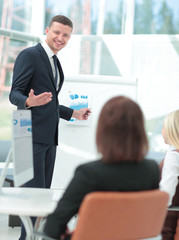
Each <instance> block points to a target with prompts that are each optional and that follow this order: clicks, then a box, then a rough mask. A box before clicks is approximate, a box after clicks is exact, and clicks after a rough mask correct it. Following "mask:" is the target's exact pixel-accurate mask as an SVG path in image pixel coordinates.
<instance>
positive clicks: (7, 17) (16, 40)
mask: <svg viewBox="0 0 179 240" xmlns="http://www.w3.org/2000/svg"><path fill="white" fill-rule="evenodd" d="M57 14H63V15H66V16H68V17H69V18H70V19H71V20H72V21H73V23H74V30H73V35H72V38H71V40H70V41H69V43H68V46H67V48H65V50H62V51H61V52H60V61H61V63H62V66H63V69H64V74H65V75H68V74H69V73H70V74H71V75H73V74H74V75H80V74H86V75H100V76H108V77H109V80H110V76H111V77H113V76H120V77H123V78H126V79H130V78H131V79H132V78H135V79H137V83H138V85H137V101H138V103H139V104H140V106H141V108H142V110H143V112H144V115H145V123H146V131H147V134H148V138H149V142H150V154H152V156H153V157H154V158H156V159H157V158H159V159H161V158H162V154H163V153H164V151H165V149H166V146H165V144H164V141H163V139H162V136H161V128H162V124H163V118H164V117H165V115H166V114H168V113H169V112H171V111H174V110H176V109H178V105H179V2H178V0H160V1H158V0H99V1H96V0H65V1H63V0H58V1H57V0H0V140H10V139H11V119H12V117H11V115H12V110H13V109H15V107H14V106H12V105H11V104H10V103H9V100H8V95H9V91H10V86H11V81H12V73H13V66H14V61H15V59H16V57H17V55H18V53H19V52H20V51H21V50H22V49H24V48H26V47H29V46H31V45H34V44H36V43H37V42H41V41H42V40H43V39H44V34H45V28H46V27H47V26H48V23H49V20H50V19H51V18H52V17H53V16H54V15H57ZM84 81H85V79H84Z"/></svg>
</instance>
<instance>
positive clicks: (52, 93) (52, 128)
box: [9, 15, 91, 240]
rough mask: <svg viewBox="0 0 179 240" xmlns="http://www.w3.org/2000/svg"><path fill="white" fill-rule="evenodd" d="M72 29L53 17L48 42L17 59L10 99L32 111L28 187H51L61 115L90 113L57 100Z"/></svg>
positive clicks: (82, 117)
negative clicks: (31, 166)
mask: <svg viewBox="0 0 179 240" xmlns="http://www.w3.org/2000/svg"><path fill="white" fill-rule="evenodd" d="M72 29H73V23H72V22H71V20H70V19H69V18H67V17H65V16H62V15H57V16H55V17H53V18H52V20H51V21H50V23H49V27H47V28H46V31H45V32H46V40H45V42H43V43H42V44H40V43H39V44H37V45H36V46H33V47H30V48H27V49H25V50H23V51H22V52H21V53H20V54H19V55H18V57H17V59H16V61H15V65H14V72H13V81H12V89H11V92H10V96H9V99H10V102H11V103H12V104H14V105H16V106H17V107H18V109H30V110H31V113H32V130H33V158H34V178H33V179H32V180H31V181H29V182H28V183H26V184H25V186H26V187H39V188H50V185H51V181H52V175H53V169H54V164H55V156H56V146H57V145H58V123H59V118H63V119H65V120H70V118H71V117H74V118H77V119H78V120H86V119H88V116H89V114H90V113H91V112H90V110H89V109H88V108H83V109H80V110H78V111H76V110H73V109H71V108H68V107H65V106H63V105H59V102H58V94H59V92H60V90H61V88H62V85H63V82H64V75H63V70H62V67H61V64H60V62H59V60H58V58H57V56H56V55H57V53H58V52H59V51H60V50H61V49H62V48H64V47H65V46H66V45H67V43H68V40H69V39H70V37H71V33H72ZM20 239H21V240H23V239H25V238H24V237H22V236H21V238H20Z"/></svg>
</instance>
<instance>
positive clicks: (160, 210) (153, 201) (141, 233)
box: [72, 190, 169, 240]
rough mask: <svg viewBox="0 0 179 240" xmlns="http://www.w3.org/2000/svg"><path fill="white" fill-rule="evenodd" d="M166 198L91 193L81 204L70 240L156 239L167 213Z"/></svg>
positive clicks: (156, 192) (150, 193)
mask: <svg viewBox="0 0 179 240" xmlns="http://www.w3.org/2000/svg"><path fill="white" fill-rule="evenodd" d="M168 198H169V196H168V194H167V193H165V192H163V191H160V190H149V191H141V192H93V193H89V194H88V195H87V196H86V197H85V198H84V200H83V202H82V205H81V207H80V210H79V217H78V222H77V225H76V229H75V231H74V233H73V235H72V240H84V239H85V240H133V239H143V238H150V237H155V236H158V235H159V234H160V232H161V229H162V226H163V223H164V220H165V216H166V213H167V203H168Z"/></svg>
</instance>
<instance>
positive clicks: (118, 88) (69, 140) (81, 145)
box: [52, 76, 137, 189]
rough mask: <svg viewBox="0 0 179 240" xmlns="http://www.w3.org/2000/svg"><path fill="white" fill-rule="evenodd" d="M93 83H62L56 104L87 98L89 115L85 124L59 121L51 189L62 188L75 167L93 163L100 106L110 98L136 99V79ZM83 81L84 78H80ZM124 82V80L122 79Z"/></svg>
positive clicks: (95, 154) (96, 155) (95, 156)
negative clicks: (70, 97)
mask: <svg viewBox="0 0 179 240" xmlns="http://www.w3.org/2000/svg"><path fill="white" fill-rule="evenodd" d="M111 78H112V77H110V76H108V77H107V79H108V80H109V82H105V83H103V82H102V81H101V82H100V83H96V82H95V81H92V82H88V81H86V82H85V81H82V82H77V81H76V82H75V81H70V80H69V81H66V82H65V83H64V85H63V88H62V91H61V92H60V96H59V102H60V104H63V105H65V106H68V104H69V102H68V97H67V96H68V95H69V93H71V94H76V93H77V94H81V95H85V96H86V95H87V96H89V98H90V106H89V107H90V108H91V111H92V114H91V116H90V119H89V124H86V125H85V124H76V125H75V124H70V123H69V122H68V121H65V120H62V119H60V124H59V146H58V148H57V157H56V163H55V170H54V176H53V181H52V187H55V188H56V187H57V188H60V189H65V188H66V186H67V184H68V183H69V181H70V179H71V177H72V176H73V173H74V170H75V168H76V167H77V166H78V165H79V164H81V163H84V162H88V161H91V160H96V159H97V158H98V157H99V156H98V153H97V150H96V127H97V122H98V117H99V114H100V111H101V109H102V107H103V105H104V104H105V103H106V102H107V101H108V100H109V99H110V98H112V97H114V96H118V95H124V96H127V97H130V98H131V99H133V100H135V101H136V100H137V83H136V80H133V81H132V84H129V82H130V83H131V79H125V80H126V84H125V81H122V84H120V80H119V82H115V81H112V80H111V82H112V83H110V79H111ZM83 80H85V78H84V79H83ZM122 80H124V79H122Z"/></svg>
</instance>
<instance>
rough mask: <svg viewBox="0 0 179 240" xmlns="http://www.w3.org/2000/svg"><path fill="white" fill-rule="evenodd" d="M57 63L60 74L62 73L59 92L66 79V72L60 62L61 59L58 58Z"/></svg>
mask: <svg viewBox="0 0 179 240" xmlns="http://www.w3.org/2000/svg"><path fill="white" fill-rule="evenodd" d="M57 65H58V70H59V74H60V83H59V87H58V90H57V91H58V92H59V91H60V90H61V88H62V85H63V81H64V74H63V70H62V67H61V64H60V61H59V60H58V58H57Z"/></svg>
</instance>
